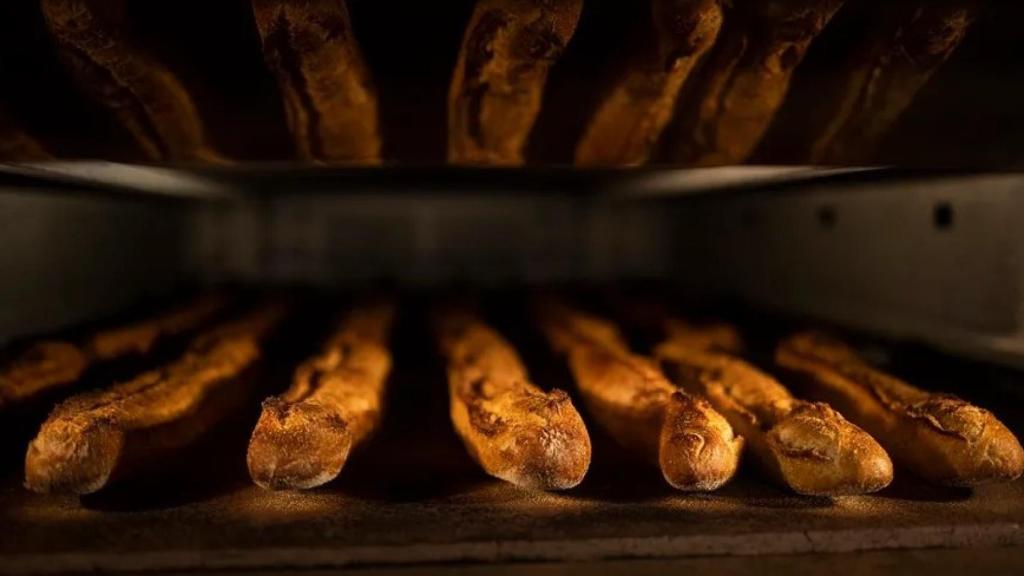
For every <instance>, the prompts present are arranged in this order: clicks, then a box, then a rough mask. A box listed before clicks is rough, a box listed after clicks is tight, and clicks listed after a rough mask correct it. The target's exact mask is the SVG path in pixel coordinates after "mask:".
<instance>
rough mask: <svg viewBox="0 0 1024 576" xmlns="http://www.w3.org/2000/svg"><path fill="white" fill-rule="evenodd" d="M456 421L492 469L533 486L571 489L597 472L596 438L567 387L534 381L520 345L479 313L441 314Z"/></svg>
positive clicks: (482, 461)
mask: <svg viewBox="0 0 1024 576" xmlns="http://www.w3.org/2000/svg"><path fill="white" fill-rule="evenodd" d="M435 324H436V328H437V335H438V336H437V337H438V342H439V345H440V349H441V353H442V355H443V356H444V357H445V359H446V361H447V365H448V391H449V402H450V411H451V418H452V424H453V426H454V427H455V431H456V432H457V433H458V435H459V436H460V437H461V438H462V441H463V443H464V444H465V446H466V450H467V451H469V453H470V455H471V456H473V458H474V459H475V460H476V461H477V462H478V463H479V464H480V467H481V468H483V469H484V471H485V472H487V473H488V474H490V475H491V476H494V477H496V478H500V479H502V480H505V481H507V482H511V483H512V484H515V485H517V486H522V487H525V488H537V489H541V490H563V489H567V488H572V487H573V486H576V485H577V484H579V483H580V482H581V481H582V480H583V477H584V476H585V475H586V473H587V469H588V468H589V467H590V450H591V448H590V435H589V434H588V433H587V429H586V426H585V425H584V424H583V419H582V418H581V417H580V415H579V413H578V412H577V411H576V408H575V407H574V406H573V405H572V401H571V400H570V399H569V395H568V394H566V393H565V392H564V391H562V390H557V389H555V390H552V391H550V392H544V391H543V390H541V389H540V388H538V387H537V386H535V385H534V384H533V383H531V382H530V380H529V377H528V375H527V373H526V367H525V366H524V365H523V363H522V361H521V360H520V359H519V355H518V354H517V353H516V351H515V350H514V349H513V348H512V346H511V345H510V344H509V343H508V342H506V341H505V339H504V338H502V337H501V336H500V335H499V334H498V333H497V332H495V331H494V330H493V329H491V328H490V327H489V326H487V325H486V324H484V323H483V321H482V320H481V319H480V318H478V317H477V316H476V315H475V314H474V313H472V312H469V311H467V310H464V309H456V308H452V309H446V310H443V311H441V312H439V314H438V317H437V321H436V322H435Z"/></svg>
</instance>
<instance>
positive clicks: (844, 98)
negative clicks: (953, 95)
mask: <svg viewBox="0 0 1024 576" xmlns="http://www.w3.org/2000/svg"><path fill="white" fill-rule="evenodd" d="M977 4H978V3H977V1H976V0H928V1H925V2H918V3H917V4H916V5H914V6H912V7H911V8H910V9H907V6H904V5H903V4H900V5H897V6H895V7H891V8H888V14H887V15H888V16H889V18H888V19H887V20H886V21H883V22H881V25H880V26H878V27H877V28H876V29H875V30H874V31H873V32H872V33H871V34H869V35H868V36H867V37H866V38H865V41H864V42H863V43H861V44H860V45H859V46H858V48H857V49H856V52H854V57H853V59H852V61H851V62H850V64H849V70H848V71H847V72H846V73H845V74H843V75H842V76H841V77H840V86H838V87H837V88H836V89H835V91H834V92H831V91H830V93H835V94H839V95H841V96H840V98H839V99H838V100H837V101H836V102H835V107H834V109H833V111H832V112H831V113H829V115H828V116H829V120H828V122H827V123H825V125H824V126H823V127H822V129H821V132H820V133H819V134H818V136H817V137H816V138H814V141H813V143H812V144H811V150H810V154H809V160H810V162H811V163H815V164H857V163H863V162H867V161H870V159H871V155H872V154H873V153H874V152H875V149H876V148H877V146H878V144H879V142H880V141H881V140H882V138H883V137H884V136H885V135H886V133H888V131H889V129H890V128H891V127H892V126H893V124H895V123H896V121H897V120H898V119H899V117H900V116H901V115H902V114H903V112H904V111H905V110H906V109H907V108H908V107H909V106H910V104H911V103H912V102H913V100H914V97H915V96H917V93H918V92H919V91H920V90H921V88H923V87H924V85H925V84H926V83H927V82H928V80H929V79H930V78H931V77H932V74H934V73H935V71H936V70H938V69H939V67H941V66H942V64H944V63H945V62H946V60H947V59H948V58H949V56H950V55H951V54H952V53H953V52H954V51H955V50H956V48H957V46H959V45H960V43H961V42H962V41H963V39H964V37H965V36H966V35H967V30H968V29H969V28H970V25H971V22H972V20H973V18H974V16H975V13H976V11H977V10H976V9H977Z"/></svg>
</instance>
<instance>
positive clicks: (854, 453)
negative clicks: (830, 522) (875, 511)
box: [655, 337, 893, 496]
mask: <svg viewBox="0 0 1024 576" xmlns="http://www.w3.org/2000/svg"><path fill="white" fill-rule="evenodd" d="M655 355H656V357H657V358H658V359H659V360H660V361H661V362H662V364H663V365H664V366H666V367H667V369H668V371H669V373H671V374H673V376H674V378H675V380H676V382H677V383H678V384H680V385H681V386H683V387H684V388H687V389H689V390H691V391H693V392H694V393H696V394H699V395H701V396H703V397H705V398H707V399H708V400H709V401H710V402H711V404H712V405H713V406H714V407H715V408H717V409H718V410H719V411H720V412H721V413H722V414H724V415H725V417H726V419H727V420H729V422H730V423H731V424H732V425H733V427H734V428H735V429H736V430H738V431H739V432H740V434H742V435H743V437H744V438H746V439H747V442H748V443H749V446H750V447H751V449H752V450H753V453H754V455H755V456H756V457H757V459H758V461H759V463H760V464H761V466H762V468H763V469H764V470H765V471H766V472H767V473H768V474H769V475H770V476H771V477H772V478H773V479H774V480H776V481H777V482H779V483H781V484H782V485H784V486H787V487H789V488H791V489H792V490H793V491H794V492H797V493H799V494H805V495H812V496H841V495H846V494H864V493H868V492H876V491H878V490H881V489H882V488H884V487H886V486H888V485H889V483H890V482H891V481H892V475H893V470H892V462H891V461H890V460H889V456H888V454H886V453H885V450H883V449H882V447H881V446H879V445H878V443H877V442H875V440H874V439H873V438H872V437H871V436H869V435H868V434H867V433H866V432H864V431H863V430H861V429H860V428H858V427H856V426H854V425H853V424H851V423H850V422H848V421H846V420H845V419H844V418H843V417H842V416H841V415H840V414H839V413H838V412H836V411H835V410H833V409H832V408H830V407H829V406H828V405H827V404H822V403H811V402H804V401H801V400H797V399H796V398H794V397H793V396H792V395H791V394H790V393H789V392H788V391H787V390H786V389H785V388H784V387H783V386H782V385H781V384H779V383H778V382H776V381H775V380H774V379H772V378H771V377H769V376H768V375H766V374H764V373H762V372H760V371H759V370H757V369H756V368H754V367H753V366H750V365H749V364H747V363H746V362H744V361H742V360H739V359H738V358H734V357H732V356H729V355H727V354H724V353H721V352H713V351H709V350H706V349H705V350H702V349H700V348H696V347H694V346H693V341H692V340H689V339H683V340H680V341H676V340H673V339H672V338H671V337H670V338H669V339H668V340H666V341H665V342H663V343H662V344H661V345H660V346H658V348H657V350H656V352H655Z"/></svg>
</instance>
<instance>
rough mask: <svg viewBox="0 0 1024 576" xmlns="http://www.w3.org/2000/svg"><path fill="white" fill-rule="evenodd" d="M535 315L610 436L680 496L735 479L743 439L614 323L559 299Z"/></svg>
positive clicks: (582, 394)
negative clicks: (632, 346) (654, 468)
mask: <svg viewBox="0 0 1024 576" xmlns="http://www.w3.org/2000/svg"><path fill="white" fill-rule="evenodd" d="M537 309H538V318H539V321H540V324H541V328H542V330H543V331H544V333H545V335H546V336H547V339H548V342H549V344H550V346H551V348H552V350H554V351H555V352H557V353H559V354H563V355H565V356H566V358H567V359H568V363H569V368H570V370H571V372H572V374H573V378H574V380H575V381H576V387H577V388H578V389H579V391H580V394H581V396H582V397H583V401H584V404H585V405H586V406H587V410H588V412H589V413H590V414H591V415H592V416H593V417H594V419H595V420H596V421H597V422H598V424H600V425H601V427H602V428H604V429H605V431H607V432H608V434H609V435H610V436H611V437H612V438H614V439H615V440H616V441H617V442H618V443H620V444H622V445H623V446H625V447H626V448H628V449H630V450H633V451H635V452H637V453H638V454H641V455H643V456H644V457H646V458H647V459H648V460H649V461H651V462H654V463H656V464H658V465H659V467H660V468H661V472H662V475H663V476H664V477H665V480H666V481H667V482H668V483H669V484H671V485H672V486H674V487H675V488H678V489H680V490H686V491H711V490H715V489H717V488H719V487H721V486H722V485H723V484H725V483H726V482H728V481H729V480H730V479H731V478H732V477H733V475H734V474H735V473H736V469H737V466H738V465H739V458H740V452H741V450H742V447H743V439H742V438H740V437H739V436H737V435H736V434H734V432H733V428H732V426H730V425H729V423H728V421H726V419H725V418H724V417H723V416H722V415H721V414H719V413H718V412H717V411H716V410H715V409H714V408H713V407H712V406H711V405H710V404H709V403H708V402H707V401H706V400H704V399H702V398H699V397H696V396H693V395H691V394H688V393H686V392H684V391H681V390H679V389H677V388H676V387H675V386H673V385H672V384H671V383H670V382H669V381H668V380H667V379H666V378H665V376H664V375H663V374H662V373H661V371H660V370H659V369H658V367H657V366H656V365H655V364H654V362H652V361H651V360H650V359H648V358H644V357H642V356H638V355H635V354H632V353H631V352H630V351H629V347H628V346H627V344H626V343H625V341H624V339H623V338H622V336H621V335H620V334H619V332H618V329H617V328H616V327H615V326H614V325H613V324H611V323H610V322H608V321H606V320H604V319H602V318H598V317H596V316H592V315H590V314H587V313H584V312H581V311H578V310H575V309H572V308H570V307H568V306H566V305H564V304H562V303H561V302H557V301H553V300H547V301H544V302H541V303H540V304H539V305H538V306H537Z"/></svg>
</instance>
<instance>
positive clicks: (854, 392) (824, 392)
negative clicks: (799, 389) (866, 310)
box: [775, 332, 1024, 486]
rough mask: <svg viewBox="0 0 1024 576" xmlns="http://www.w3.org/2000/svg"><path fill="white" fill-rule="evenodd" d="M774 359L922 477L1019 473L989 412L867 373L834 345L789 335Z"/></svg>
mask: <svg viewBox="0 0 1024 576" xmlns="http://www.w3.org/2000/svg"><path fill="white" fill-rule="evenodd" d="M775 361H776V363H777V364H778V365H779V366H780V367H781V368H783V369H785V370H787V371H790V372H792V373H793V374H794V375H795V376H796V377H798V378H799V379H800V380H801V382H803V383H804V384H806V387H807V392H808V393H809V394H811V395H813V396H815V397H818V398H821V399H823V400H825V401H827V402H829V403H830V404H832V405H833V406H835V407H836V408H838V409H839V410H841V411H842V412H843V414H845V415H846V416H848V417H849V418H850V419H852V420H853V421H854V422H856V423H858V424H859V425H861V426H863V427H864V428H865V429H866V430H868V431H869V432H870V433H871V434H872V435H873V436H875V437H876V438H878V439H879V440H880V441H881V442H882V444H883V445H885V447H886V449H887V450H888V451H889V452H890V453H891V454H892V455H893V457H894V458H896V460H897V462H898V463H900V464H902V465H904V466H906V467H907V468H908V469H910V470H911V471H912V472H914V473H915V474H917V475H918V476H920V477H922V478H924V479H926V480H929V481H931V482H935V483H939V484H945V485H952V486H975V485H978V484H983V483H985V482H991V481H1005V480H1012V479H1015V478H1018V477H1019V476H1020V475H1021V473H1022V472H1024V449H1022V448H1021V445H1020V443H1019V442H1018V440H1017V438H1016V437H1015V436H1014V435H1013V433H1011V432H1010V431H1009V430H1008V429H1007V428H1006V427H1005V426H1004V425H1003V424H1002V423H1001V422H999V420H997V419H996V417H995V416H993V415H992V413H990V412H988V411H987V410H984V409H982V408H978V407H976V406H973V405H971V404H969V403H967V402H965V401H963V400H961V399H959V398H956V397H953V396H949V395H945V394H932V393H929V392H925V391H924V390H921V389H919V388H916V387H914V386H911V385H910V384H907V383H906V382H903V381H902V380H899V379H897V378H894V377H892V376H889V375H887V374H885V373H883V372H880V371H878V370H875V369H874V368H872V367H871V366H869V365H868V364H867V363H866V362H865V361H864V360H863V359H861V358H860V357H859V356H858V354H857V353H856V351H854V350H853V349H852V348H850V347H849V346H847V345H845V344H843V343H842V342H839V341H837V340H834V339H832V338H829V337H827V336H823V335H821V334H817V333H813V332H805V333H800V334H796V335H794V336H792V337H790V338H788V339H787V340H785V341H783V342H782V343H780V344H779V347H778V348H777V350H776V354H775Z"/></svg>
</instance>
